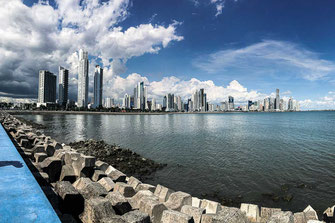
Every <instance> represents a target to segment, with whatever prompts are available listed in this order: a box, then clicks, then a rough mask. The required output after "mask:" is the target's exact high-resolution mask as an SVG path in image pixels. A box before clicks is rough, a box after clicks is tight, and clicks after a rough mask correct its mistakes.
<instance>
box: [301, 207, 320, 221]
mask: <svg viewBox="0 0 335 223" xmlns="http://www.w3.org/2000/svg"><path fill="white" fill-rule="evenodd" d="M303 212H304V213H305V216H306V219H307V220H319V218H318V214H317V213H316V211H315V210H314V209H313V208H312V207H311V206H310V205H308V206H307V207H306V208H305V210H304V211H303Z"/></svg>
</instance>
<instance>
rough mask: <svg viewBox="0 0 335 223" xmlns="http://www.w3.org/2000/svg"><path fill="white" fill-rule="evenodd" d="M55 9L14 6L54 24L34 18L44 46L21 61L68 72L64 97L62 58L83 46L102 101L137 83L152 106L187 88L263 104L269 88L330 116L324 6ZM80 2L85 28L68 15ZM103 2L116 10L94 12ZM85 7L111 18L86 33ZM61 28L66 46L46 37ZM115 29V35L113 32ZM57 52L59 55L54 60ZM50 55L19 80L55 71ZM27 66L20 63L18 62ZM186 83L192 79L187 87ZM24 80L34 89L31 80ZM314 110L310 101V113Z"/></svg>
mask: <svg viewBox="0 0 335 223" xmlns="http://www.w3.org/2000/svg"><path fill="white" fill-rule="evenodd" d="M13 1H14V0H13ZM18 1H19V0H15V1H14V2H18ZM77 1H79V0H77ZM65 2H67V0H64V1H59V2H57V1H56V2H55V1H48V2H45V1H44V2H41V1H40V2H38V1H31V0H25V1H24V2H23V3H24V4H25V5H26V6H28V8H26V9H24V10H27V11H29V10H30V11H32V12H34V11H36V10H37V8H41V9H43V11H46V10H44V9H47V8H46V7H50V6H51V7H52V9H50V10H51V11H50V13H51V12H52V13H51V14H54V17H55V19H54V20H52V19H51V20H50V23H46V24H42V25H41V23H40V20H38V21H37V22H36V24H37V27H41V28H39V29H38V30H36V32H37V33H39V35H41V36H43V35H45V39H46V40H48V41H46V42H45V43H44V45H43V44H41V45H40V46H38V47H36V46H35V45H34V48H32V47H30V48H29V49H27V50H30V51H32V50H34V52H30V54H29V55H31V54H32V55H34V54H35V53H36V51H37V52H38V55H41V52H43V55H52V56H50V57H51V58H54V60H57V62H58V63H63V64H65V66H66V65H67V66H68V67H69V68H70V70H71V69H72V68H73V69H72V70H71V71H72V73H73V74H72V82H71V84H72V85H73V90H72V97H73V98H75V92H76V90H75V85H76V74H75V73H76V72H75V62H73V61H74V58H75V55H73V56H72V57H70V56H69V55H70V54H73V53H75V51H76V48H79V47H83V48H86V49H88V50H89V53H90V55H91V57H90V58H92V59H91V63H92V64H94V63H100V64H101V65H103V66H104V67H106V69H107V70H106V71H105V73H106V74H107V75H106V82H108V83H106V88H105V95H106V96H108V95H110V96H111V97H114V98H121V97H122V94H124V93H131V89H132V88H133V85H134V83H135V82H136V81H138V80H144V81H145V82H146V84H147V85H148V86H149V87H150V88H151V90H150V92H149V94H150V96H151V97H155V98H159V97H161V96H162V95H164V94H165V93H167V92H173V93H176V94H180V95H181V96H183V97H184V98H187V97H188V96H189V95H190V93H191V92H192V91H193V90H195V89H196V87H203V86H204V87H205V88H208V92H209V93H211V92H213V93H212V95H213V96H212V98H211V100H212V101H213V102H219V101H222V100H224V98H226V97H227V96H228V94H232V95H234V94H235V95H234V96H235V97H236V98H238V99H239V101H241V102H243V101H245V100H248V99H249V98H250V99H254V100H257V99H259V98H262V97H266V96H269V95H271V93H273V92H274V91H275V89H276V88H279V89H280V90H281V92H282V93H284V94H283V96H286V97H289V96H293V97H294V98H295V99H297V100H299V101H301V104H302V106H303V107H305V108H306V109H308V108H319V107H320V108H335V93H334V87H335V54H334V52H335V49H334V48H335V31H334V28H333V27H335V14H334V13H333V12H334V10H335V2H334V1H331V0H323V1H318V0H308V1H306V0H280V1H278V0H253V1H250V0H198V1H197V0H169V1H163V0H145V1H143V0H110V1H103V2H99V3H98V4H95V5H94V4H93V3H92V2H93V1H90V0H86V1H84V2H83V1H80V5H79V4H78V7H77V8H76V6H75V5H74V4H73V2H76V1H72V3H71V4H70V5H66V4H67V3H65ZM90 2H91V3H90ZM116 2H120V5H117V4H116ZM7 4H8V5H5V6H0V10H1V7H2V8H3V9H4V10H5V8H6V7H8V8H7V11H8V9H9V8H13V7H16V8H20V7H21V5H20V4H19V3H16V6H12V7H10V6H9V4H11V3H7ZM12 4H14V3H12ZM61 4H62V5H61ZM85 4H86V5H88V4H91V5H93V6H92V8H91V9H89V7H90V6H88V7H87V10H86V12H89V13H90V16H88V17H87V18H86V17H85V19H86V20H85V19H83V21H85V22H86V24H84V23H81V22H80V16H81V15H83V14H80V13H79V12H78V11H80V10H81V11H83V12H85V7H86V6H85ZM104 4H109V5H112V4H114V5H117V6H110V7H109V8H107V7H105V8H106V10H103V9H104V7H103V5H104ZM43 7H44V8H43ZM113 7H114V8H113ZM220 7H221V9H222V10H221V9H220ZM35 8H36V10H35ZM66 9H70V10H67V11H66ZM72 9H73V10H75V9H76V10H77V11H72ZM94 9H100V12H101V14H103V15H106V16H108V15H110V14H113V15H114V14H115V15H114V16H111V17H110V18H109V17H108V21H107V20H103V21H100V22H98V23H97V25H96V26H97V29H94V27H93V28H92V26H89V25H87V24H89V23H90V22H92V21H93V22H92V24H93V26H94V21H96V20H95V19H96V18H97V17H95V16H97V15H98V13H96V14H97V15H95V14H94V13H95V11H94ZM48 10H49V9H48ZM111 10H114V11H111ZM116 12H120V13H119V14H118V13H116ZM14 14H15V13H14ZM33 15H35V14H34V13H33ZM42 16H43V15H42ZM45 16H47V15H45ZM78 17H79V19H78ZM15 18H16V19H19V15H18V17H15V16H13V19H15ZM41 19H43V17H42V18H41ZM47 21H49V20H47ZM66 21H68V22H66ZM10 22H12V21H10ZM149 25H150V26H149ZM18 26H19V25H18ZM51 26H57V30H54V29H52V30H48V29H49V28H46V27H51ZM11 27H13V25H12V26H11ZM73 27H75V28H73ZM65 28H72V29H73V30H74V31H75V32H76V33H75V34H71V35H73V36H72V37H71V38H69V40H67V41H68V42H69V41H70V42H71V39H72V40H73V44H67V42H66V40H65V39H64V38H56V37H52V36H51V37H50V35H48V34H47V32H48V31H49V32H51V33H52V32H55V36H56V35H58V36H60V37H63V35H64V34H63V33H65V30H66V29H65ZM105 28H106V29H107V30H104V31H103V32H101V33H100V34H101V36H100V37H96V38H95V37H92V36H93V35H96V36H99V34H96V33H99V32H100V31H101V30H103V29H105ZM116 28H118V29H119V30H117V31H115V29H116ZM0 29H1V28H0ZM32 29H33V28H32ZM21 30H22V27H21ZM112 30H113V31H112ZM4 31H5V30H4ZM13 32H14V33H15V32H19V31H15V30H14V31H13ZM20 32H21V31H20ZM30 33H32V32H30ZM69 35H70V34H69ZM119 36H121V37H120V38H119ZM109 37H111V38H109ZM32 38H35V37H34V36H33V37H32ZM48 38H50V40H49V39H48ZM76 38H78V39H76ZM43 39H44V37H43V38H42V40H43ZM129 39H132V40H131V41H128V40H129ZM75 40H76V41H75ZM3 42H4V41H3ZM42 42H43V41H42ZM51 43H53V44H51ZM4 44H6V43H4ZM123 44H124V48H122V47H123V46H121V45H123ZM12 45H13V43H12V42H11V43H8V46H12ZM14 45H15V44H14ZM49 45H51V46H49ZM116 46H117V47H116ZM5 48H6V47H5ZM36 48H39V49H38V50H36ZM113 48H120V49H117V50H115V49H113ZM8 49H9V47H7V48H6V50H8ZM10 49H11V50H12V51H13V52H14V49H13V48H10ZM0 52H1V51H0ZM56 52H57V53H56ZM62 53H66V54H68V55H67V56H62V55H60V54H62ZM50 57H49V58H48V57H47V56H45V58H48V59H45V60H43V61H41V62H40V63H37V64H38V65H39V66H36V63H35V66H33V65H29V69H28V70H29V72H30V71H32V72H35V70H38V69H42V67H43V64H47V65H45V67H46V68H48V69H50V70H52V71H53V72H57V70H56V67H57V66H55V65H53V64H52V62H51V59H50ZM109 62H111V63H109ZM13 63H14V62H13ZM27 63H28V62H27V61H24V60H22V59H21V60H20V64H25V65H26V64H27ZM91 67H93V66H91ZM4 69H5V68H3V69H1V67H0V71H2V73H0V75H3V76H4V77H10V78H9V79H11V80H15V77H16V76H15V75H17V76H19V75H18V74H15V72H14V73H10V74H9V73H8V74H6V72H5V71H4ZM7 69H8V68H7ZM22 70H24V69H20V71H21V72H22ZM27 75H28V74H27ZM20 78H23V77H20ZM192 78H193V79H195V80H196V81H194V80H193V81H191V80H192ZM33 80H35V81H36V77H33ZM16 81H17V80H16ZM208 81H209V82H208ZM233 81H237V82H238V83H236V82H233ZM5 84H6V85H7V84H8V83H7V82H6V83H4V82H3V86H4V85H5ZM31 85H32V86H33V87H32V89H34V87H35V86H36V83H34V82H29V83H27V84H26V86H27V90H26V91H23V92H26V94H27V97H35V95H36V93H37V91H36V90H32V91H30V90H28V88H31ZM14 86H17V85H14ZM188 86H191V87H188ZM162 88H166V89H164V90H162ZM3 89H5V90H1V82H0V96H6V95H7V96H12V97H23V96H24V94H20V95H18V94H16V93H15V91H14V90H12V89H15V88H11V89H8V90H6V88H5V87H3ZM183 89H186V90H185V92H186V93H184V92H183ZM70 92H71V90H70ZM215 94H221V95H215ZM320 101H321V102H320ZM317 102H320V103H319V104H317V105H316V103H317Z"/></svg>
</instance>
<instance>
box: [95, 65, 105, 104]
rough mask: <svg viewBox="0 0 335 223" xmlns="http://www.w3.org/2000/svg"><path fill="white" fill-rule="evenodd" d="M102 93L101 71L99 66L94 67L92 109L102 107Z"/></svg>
mask: <svg viewBox="0 0 335 223" xmlns="http://www.w3.org/2000/svg"><path fill="white" fill-rule="evenodd" d="M102 91H103V69H102V68H101V67H100V66H99V65H96V66H95V72H94V88H93V97H94V107H95V108H98V107H101V106H102Z"/></svg>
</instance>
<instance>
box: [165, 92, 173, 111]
mask: <svg viewBox="0 0 335 223" xmlns="http://www.w3.org/2000/svg"><path fill="white" fill-rule="evenodd" d="M165 111H174V94H167V95H166V109H165Z"/></svg>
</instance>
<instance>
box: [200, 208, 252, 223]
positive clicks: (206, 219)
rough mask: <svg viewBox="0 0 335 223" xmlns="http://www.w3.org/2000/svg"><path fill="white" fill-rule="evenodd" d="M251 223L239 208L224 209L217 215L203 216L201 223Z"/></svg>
mask: <svg viewBox="0 0 335 223" xmlns="http://www.w3.org/2000/svg"><path fill="white" fill-rule="evenodd" d="M214 222H215V223H216V222H224V223H237V222H239V223H249V222H250V221H249V220H248V219H247V217H246V216H245V215H244V214H243V213H242V212H241V210H240V209H238V208H228V207H223V208H222V209H221V211H219V212H218V213H217V214H203V215H202V217H201V223H214Z"/></svg>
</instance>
